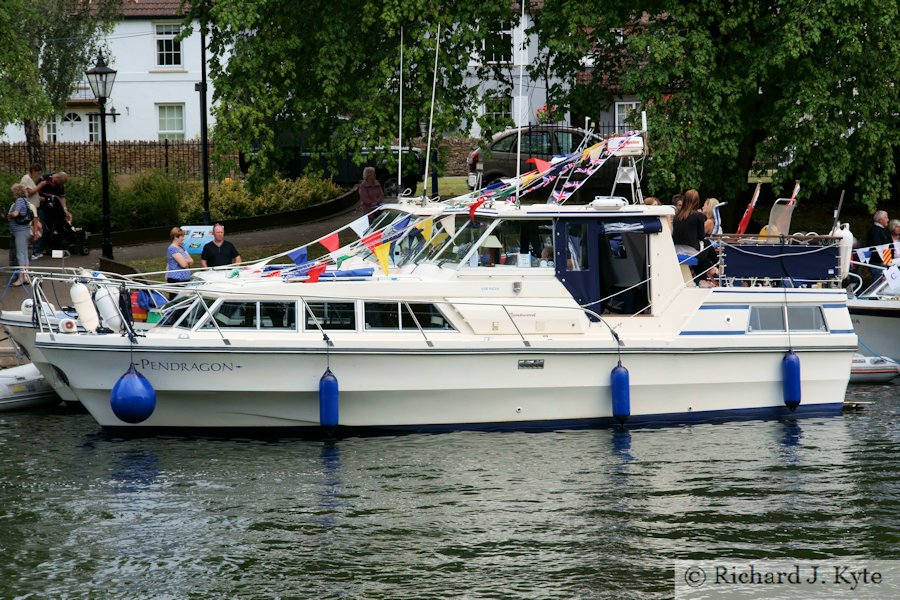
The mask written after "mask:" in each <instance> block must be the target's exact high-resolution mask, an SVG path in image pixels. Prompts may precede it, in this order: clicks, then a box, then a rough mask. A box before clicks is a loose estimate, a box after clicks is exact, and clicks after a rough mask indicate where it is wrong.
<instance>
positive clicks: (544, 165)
mask: <svg viewBox="0 0 900 600" xmlns="http://www.w3.org/2000/svg"><path fill="white" fill-rule="evenodd" d="M525 162H530V163H534V168H535V169H537V170H538V171H541V172H544V171H546V170H547V169H549V168H550V161H549V160H541V159H540V158H534V157H531V158H529V159H528V160H526V161H525Z"/></svg>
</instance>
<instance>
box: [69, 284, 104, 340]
mask: <svg viewBox="0 0 900 600" xmlns="http://www.w3.org/2000/svg"><path fill="white" fill-rule="evenodd" d="M69 295H70V296H72V306H74V307H75V310H76V311H77V312H78V320H79V321H81V326H82V327H84V328H85V329H86V330H88V331H90V332H91V333H96V332H97V326H98V325H100V317H98V316H97V309H96V308H95V307H94V302H93V301H92V300H91V293H90V291H89V290H88V288H87V286H86V285H84V284H83V283H75V284H73V285H72V288H71V289H70V290H69Z"/></svg>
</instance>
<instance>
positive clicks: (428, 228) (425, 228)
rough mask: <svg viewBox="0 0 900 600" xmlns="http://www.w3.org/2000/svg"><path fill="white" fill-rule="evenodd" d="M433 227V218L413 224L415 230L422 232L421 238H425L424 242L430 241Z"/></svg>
mask: <svg viewBox="0 0 900 600" xmlns="http://www.w3.org/2000/svg"><path fill="white" fill-rule="evenodd" d="M433 227H434V217H430V218H428V219H425V220H424V221H419V222H418V223H416V224H415V228H416V229H418V230H419V231H421V232H422V236H424V237H425V241H426V242H427V241H428V240H430V239H431V233H432V229H433Z"/></svg>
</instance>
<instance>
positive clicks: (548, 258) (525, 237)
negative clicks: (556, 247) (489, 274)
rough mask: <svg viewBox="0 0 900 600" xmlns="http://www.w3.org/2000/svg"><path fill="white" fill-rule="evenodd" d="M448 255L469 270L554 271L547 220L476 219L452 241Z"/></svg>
mask: <svg viewBox="0 0 900 600" xmlns="http://www.w3.org/2000/svg"><path fill="white" fill-rule="evenodd" d="M473 245H477V247H476V249H475V250H474V251H472V253H471V254H470V251H471V249H472V246H473ZM453 246H454V247H453V249H452V251H451V252H450V255H451V256H452V258H453V259H455V260H457V261H461V260H463V259H465V258H466V256H468V260H467V263H466V266H468V267H525V268H530V267H553V265H554V256H553V221H551V220H550V219H528V220H526V219H504V220H501V221H495V220H486V219H476V220H475V222H474V223H471V224H470V226H469V227H468V228H467V229H465V230H464V231H463V232H462V233H461V234H460V235H459V236H457V239H455V240H454V245H453Z"/></svg>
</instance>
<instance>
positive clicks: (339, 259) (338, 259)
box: [335, 254, 350, 269]
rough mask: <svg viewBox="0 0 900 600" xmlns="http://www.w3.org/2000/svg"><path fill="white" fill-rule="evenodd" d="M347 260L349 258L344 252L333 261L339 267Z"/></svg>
mask: <svg viewBox="0 0 900 600" xmlns="http://www.w3.org/2000/svg"><path fill="white" fill-rule="evenodd" d="M347 260H350V257H349V256H347V255H346V254H345V255H344V256H340V257H338V258H337V259H335V262H336V263H337V268H338V269H340V268H341V265H342V264H344V262H345V261H347Z"/></svg>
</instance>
